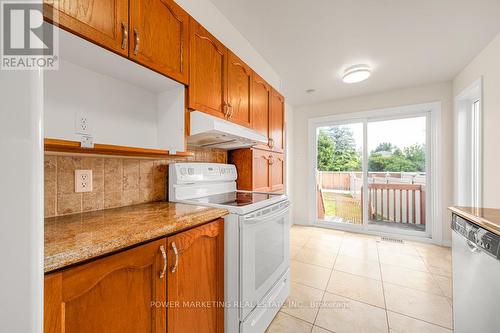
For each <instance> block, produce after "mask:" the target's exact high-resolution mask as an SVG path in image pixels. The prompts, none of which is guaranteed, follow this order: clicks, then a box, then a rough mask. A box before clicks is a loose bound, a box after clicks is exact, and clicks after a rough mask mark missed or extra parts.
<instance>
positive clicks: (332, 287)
mask: <svg viewBox="0 0 500 333" xmlns="http://www.w3.org/2000/svg"><path fill="white" fill-rule="evenodd" d="M326 290H327V291H328V292H330V293H333V294H337V295H340V296H344V297H348V298H352V299H355V300H357V301H360V302H364V303H368V304H371V305H375V306H379V307H382V308H383V307H385V302H384V292H383V289H382V282H380V281H377V280H372V279H369V278H366V277H362V276H357V275H352V274H349V273H344V272H339V271H335V270H334V271H333V273H332V276H331V277H330V282H329V283H328V286H327V287H326Z"/></svg>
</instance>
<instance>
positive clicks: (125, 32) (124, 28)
mask: <svg viewBox="0 0 500 333" xmlns="http://www.w3.org/2000/svg"><path fill="white" fill-rule="evenodd" d="M127 40H128V28H127V26H126V25H125V24H124V23H123V22H122V49H124V50H125V49H126V48H127Z"/></svg>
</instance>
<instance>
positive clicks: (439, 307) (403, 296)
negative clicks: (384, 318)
mask: <svg viewBox="0 0 500 333" xmlns="http://www.w3.org/2000/svg"><path fill="white" fill-rule="evenodd" d="M384 293H385V301H386V304H387V309H388V310H392V311H395V312H398V313H402V314H405V315H407V316H410V317H413V318H417V319H421V320H424V321H427V322H429V323H433V324H437V325H440V326H444V327H448V328H451V327H452V309H451V306H450V304H449V303H448V300H447V299H446V297H444V296H438V295H434V294H430V293H426V292H422V291H419V290H415V289H410V288H406V287H400V286H396V285H394V284H390V283H384Z"/></svg>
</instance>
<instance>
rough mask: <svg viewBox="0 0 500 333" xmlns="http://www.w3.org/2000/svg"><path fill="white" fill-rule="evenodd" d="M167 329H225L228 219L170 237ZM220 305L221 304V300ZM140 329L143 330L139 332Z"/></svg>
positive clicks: (219, 332) (208, 332)
mask: <svg viewBox="0 0 500 333" xmlns="http://www.w3.org/2000/svg"><path fill="white" fill-rule="evenodd" d="M167 242H168V262H169V267H168V293H167V294H168V301H169V304H173V305H174V306H171V307H169V308H168V310H167V312H168V316H167V318H168V319H167V323H168V330H167V332H204V333H223V332H224V308H223V307H221V306H200V305H199V304H200V303H199V302H207V304H217V303H218V302H223V301H224V220H223V219H219V220H216V221H214V222H211V223H208V224H205V225H203V226H200V227H197V228H194V229H191V230H188V231H185V232H182V233H180V234H177V235H175V236H172V237H168V238H167ZM219 304H220V303H219ZM137 332H139V331H137Z"/></svg>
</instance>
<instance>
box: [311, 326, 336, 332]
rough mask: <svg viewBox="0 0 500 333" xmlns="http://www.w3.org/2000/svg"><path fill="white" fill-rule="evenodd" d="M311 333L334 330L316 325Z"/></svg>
mask: <svg viewBox="0 0 500 333" xmlns="http://www.w3.org/2000/svg"><path fill="white" fill-rule="evenodd" d="M311 333H332V331H328V330H325V329H324V328H321V327H318V326H314V327H313V330H312V331H311Z"/></svg>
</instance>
